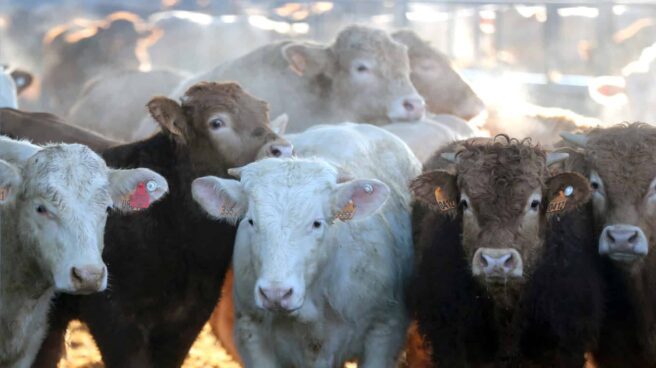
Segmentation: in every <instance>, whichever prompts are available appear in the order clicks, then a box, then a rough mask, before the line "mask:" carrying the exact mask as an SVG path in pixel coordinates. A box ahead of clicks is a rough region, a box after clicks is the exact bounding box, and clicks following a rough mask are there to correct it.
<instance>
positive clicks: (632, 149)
mask: <svg viewBox="0 0 656 368" xmlns="http://www.w3.org/2000/svg"><path fill="white" fill-rule="evenodd" d="M561 135H562V136H563V138H565V139H566V140H567V141H569V142H571V143H573V144H575V145H577V146H579V147H581V148H583V149H584V152H585V153H584V155H585V159H586V166H587V167H586V168H585V169H584V170H585V173H586V174H587V175H589V179H590V184H591V186H592V188H593V194H592V205H593V208H594V217H595V224H596V227H597V233H598V234H599V254H601V255H603V256H608V257H609V258H610V259H612V260H613V261H615V262H617V263H618V264H623V265H626V266H633V265H637V264H641V263H642V262H640V261H641V260H643V259H644V258H645V257H646V256H647V255H648V253H649V252H650V248H651V246H652V244H654V237H655V236H656V225H655V224H656V152H655V151H654V148H653V147H654V144H656V128H654V127H651V126H649V125H646V124H631V125H620V126H615V127H611V128H607V129H595V130H592V131H591V132H589V133H588V135H576V134H570V133H561Z"/></svg>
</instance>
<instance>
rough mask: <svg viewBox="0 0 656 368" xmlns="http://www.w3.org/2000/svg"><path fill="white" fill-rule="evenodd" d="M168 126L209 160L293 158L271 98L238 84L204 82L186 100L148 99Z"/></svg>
mask: <svg viewBox="0 0 656 368" xmlns="http://www.w3.org/2000/svg"><path fill="white" fill-rule="evenodd" d="M148 109H149V110H150V114H151V115H152V117H153V118H154V119H155V120H156V121H157V122H158V123H159V124H160V126H161V127H162V130H163V131H165V132H167V133H168V134H169V135H171V136H172V137H174V138H175V139H176V140H177V141H179V142H180V143H181V144H185V145H187V146H188V147H189V148H190V150H191V151H192V152H195V153H196V154H197V155H199V156H201V157H205V159H204V160H203V161H207V158H208V157H211V158H212V160H214V161H217V163H219V162H218V161H219V160H217V159H216V157H217V156H218V157H220V158H222V159H223V160H224V162H223V163H224V164H225V166H228V167H232V166H241V165H245V164H247V163H249V162H252V161H254V160H255V159H256V158H259V157H260V156H271V157H289V156H291V154H292V145H291V144H290V143H289V142H287V141H286V140H285V139H283V138H282V137H280V136H279V135H278V134H276V133H274V132H273V131H272V130H271V127H270V126H269V113H268V106H267V104H266V102H264V101H261V100H258V99H257V98H255V97H253V96H251V95H249V94H248V93H246V92H245V91H244V90H243V89H242V88H241V87H240V86H239V85H238V84H236V83H204V82H203V83H198V84H196V85H194V86H192V87H190V88H189V89H188V90H187V92H186V93H185V95H184V96H183V97H182V104H178V103H177V102H175V101H173V100H171V99H168V98H166V97H155V98H154V99H152V100H151V101H150V102H149V103H148Z"/></svg>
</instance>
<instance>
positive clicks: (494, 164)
mask: <svg viewBox="0 0 656 368" xmlns="http://www.w3.org/2000/svg"><path fill="white" fill-rule="evenodd" d="M457 145H461V146H462V147H463V148H461V149H460V150H458V151H457V153H456V154H454V152H453V151H451V152H449V151H450V150H451V149H454V148H456V146H457ZM565 158H567V155H566V154H562V153H555V154H554V153H550V154H547V153H546V152H545V151H544V150H543V149H542V148H540V147H539V146H535V145H532V144H530V143H529V142H527V141H517V140H510V139H506V140H505V141H504V139H502V138H497V139H495V140H494V141H492V142H489V141H487V142H486V141H469V142H465V143H464V144H460V143H456V144H454V145H452V146H451V147H447V148H445V149H444V150H443V151H441V152H438V153H437V154H436V155H435V156H433V159H432V160H430V161H429V162H428V163H427V165H426V167H425V169H426V170H429V171H425V172H424V174H422V175H421V176H419V177H418V178H417V179H415V180H414V181H413V183H412V184H411V190H412V191H413V193H414V195H415V198H416V204H415V213H414V215H413V219H414V220H415V221H414V226H415V227H416V232H415V235H416V237H415V242H416V248H417V250H418V253H420V255H421V257H419V263H418V266H417V275H416V278H415V280H414V282H413V283H412V286H411V288H412V293H411V294H412V297H411V300H412V302H411V305H412V306H413V309H414V312H415V316H416V318H417V320H418V323H419V331H420V332H421V333H422V334H424V336H425V337H426V339H427V341H428V342H429V344H430V347H431V348H432V351H433V362H434V363H436V364H437V366H439V367H466V366H474V367H484V366H495V367H499V366H511V367H527V366H533V365H532V364H535V365H536V366H541V367H577V368H580V367H581V366H582V365H583V362H584V353H585V351H586V349H589V348H591V347H592V346H593V344H594V342H595V338H596V332H597V331H598V329H599V323H600V321H601V311H602V308H603V302H602V299H601V295H602V292H601V290H602V287H601V286H602V283H601V281H600V276H599V272H598V267H597V265H596V263H595V262H594V258H593V257H591V256H590V254H591V253H592V252H593V251H594V249H593V248H594V246H593V243H594V242H593V239H592V236H591V235H590V234H589V232H590V231H589V228H588V227H587V223H588V222H590V221H589V217H587V216H579V213H578V210H577V211H576V212H573V213H572V214H567V212H568V211H571V210H575V209H577V207H578V206H579V205H580V204H583V203H585V202H587V200H588V198H589V195H590V188H589V184H588V182H587V180H586V179H585V178H583V177H582V176H581V175H579V174H575V173H560V174H557V175H553V176H552V175H550V173H549V170H548V166H549V165H550V164H552V163H554V162H557V161H559V160H563V159H565ZM435 169H438V170H435Z"/></svg>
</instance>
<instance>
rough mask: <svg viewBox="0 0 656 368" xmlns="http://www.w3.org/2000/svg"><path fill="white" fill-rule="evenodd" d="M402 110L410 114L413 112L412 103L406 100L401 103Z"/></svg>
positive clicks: (413, 106)
mask: <svg viewBox="0 0 656 368" xmlns="http://www.w3.org/2000/svg"><path fill="white" fill-rule="evenodd" d="M403 108H404V109H406V110H407V111H410V112H411V111H414V110H415V105H414V104H413V103H412V102H410V101H408V100H406V101H403Z"/></svg>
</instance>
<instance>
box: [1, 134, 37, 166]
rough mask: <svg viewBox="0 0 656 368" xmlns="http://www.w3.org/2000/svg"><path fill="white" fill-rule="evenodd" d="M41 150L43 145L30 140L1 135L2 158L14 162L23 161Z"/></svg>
mask: <svg viewBox="0 0 656 368" xmlns="http://www.w3.org/2000/svg"><path fill="white" fill-rule="evenodd" d="M40 150H41V147H39V146H37V145H34V144H32V143H30V142H28V141H19V140H15V139H11V138H9V137H6V136H0V159H3V160H7V161H10V162H13V163H23V162H25V161H27V160H28V159H29V158H30V157H32V156H33V155H34V154H35V153H37V152H39V151H40Z"/></svg>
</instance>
